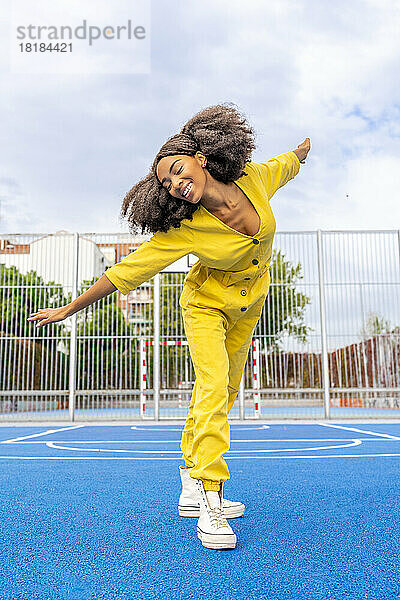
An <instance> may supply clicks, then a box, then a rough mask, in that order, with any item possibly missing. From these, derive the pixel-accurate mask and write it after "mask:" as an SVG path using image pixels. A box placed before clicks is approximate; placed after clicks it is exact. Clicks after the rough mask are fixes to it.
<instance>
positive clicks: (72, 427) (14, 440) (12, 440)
mask: <svg viewBox="0 0 400 600" xmlns="http://www.w3.org/2000/svg"><path fill="white" fill-rule="evenodd" d="M79 427H86V425H71V427H62V428H61V429H47V430H46V431H42V432H41V433H32V434H31V435H24V436H22V437H17V438H13V439H11V440H3V441H2V442H0V443H1V444H10V443H11V442H19V441H20V440H27V439H28V438H34V437H39V436H41V435H48V434H49V433H57V432H58V431H68V430H70V429H78V428H79Z"/></svg>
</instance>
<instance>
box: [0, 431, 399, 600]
mask: <svg viewBox="0 0 400 600" xmlns="http://www.w3.org/2000/svg"><path fill="white" fill-rule="evenodd" d="M182 427H183V425H182V424H178V425H175V424H167V425H158V424H149V425H147V424H146V425H144V424H140V425H128V424H121V425H92V424H89V425H86V424H83V425H79V424H77V425H54V426H43V425H42V426H39V425H36V426H29V427H22V426H21V427H20V426H18V427H15V426H10V427H9V426H4V427H3V426H2V427H0V439H1V442H0V469H1V481H2V485H1V503H0V511H1V517H0V527H1V536H0V545H1V553H0V580H1V582H2V589H1V591H0V598H1V599H5V598H7V599H13V600H14V599H15V600H17V599H18V600H19V599H24V600H25V599H29V600H36V599H42V598H43V599H46V600H58V599H69V600H89V599H90V600H102V599H111V598H112V599H115V600H120V599H121V600H122V599H124V600H129V599H134V598H163V599H164V598H165V599H182V600H186V599H187V600H191V599H200V598H205V599H212V600H239V599H240V600H242V599H246V600H247V599H264V598H265V599H271V600H281V599H283V598H285V599H291V600H294V599H297V598H299V599H300V598H308V599H315V600H317V599H318V600H322V599H324V600H325V599H338V600H339V599H340V600H343V599H361V598H363V599H364V598H367V599H370V600H372V599H382V600H383V599H385V600H387V599H391V598H400V555H399V549H400V541H399V540H400V525H399V523H400V510H399V509H400V496H399V485H400V469H399V467H400V424H399V423H371V422H370V423H366V422H365V423H363V424H360V423H348V422H347V423H338V422H334V423H332V422H318V423H313V424H300V423H296V424H291V423H290V424H289V423H287V424H282V423H264V422H262V423H256V424H254V423H248V424H247V423H243V424H232V425H231V449H230V451H229V452H228V453H227V454H226V455H225V457H226V460H227V463H228V466H229V469H230V473H231V479H230V480H229V481H228V482H227V483H226V484H225V486H224V495H225V497H227V498H229V499H232V500H241V501H242V502H244V503H245V505H246V511H245V514H244V516H243V517H242V518H239V519H230V520H229V523H230V525H231V526H232V528H233V530H234V531H235V533H236V535H237V538H238V541H237V546H236V548H235V549H234V550H225V551H216V550H209V549H206V548H203V546H202V545H201V542H200V541H199V540H198V538H197V535H196V524H197V519H196V518H182V517H179V516H178V510H177V503H178V497H179V494H180V489H181V488H180V485H181V484H180V477H179V472H178V465H180V464H182V460H181V453H180V449H179V443H180V437H181V431H182Z"/></svg>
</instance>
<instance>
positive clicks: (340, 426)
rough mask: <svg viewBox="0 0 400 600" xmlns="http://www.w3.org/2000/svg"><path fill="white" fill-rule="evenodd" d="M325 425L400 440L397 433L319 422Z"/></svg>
mask: <svg viewBox="0 0 400 600" xmlns="http://www.w3.org/2000/svg"><path fill="white" fill-rule="evenodd" d="M318 425H322V426H323V427H334V428H336V429H344V430H345V431H355V432H356V433H367V434H369V435H376V436H380V437H383V438H389V439H391V440H400V437H397V436H395V435H389V434H388V433H377V432H376V431H366V430H365V429H358V428H357V427H343V426H342V425H331V424H330V423H318Z"/></svg>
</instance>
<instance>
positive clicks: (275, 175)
mask: <svg viewBox="0 0 400 600" xmlns="http://www.w3.org/2000/svg"><path fill="white" fill-rule="evenodd" d="M309 150H310V138H306V139H305V140H304V142H303V143H302V144H299V146H298V147H297V148H296V150H289V152H284V153H283V154H280V155H279V156H276V157H274V158H270V159H269V160H267V161H266V162H252V163H251V164H252V165H254V167H255V168H256V169H257V171H258V174H259V177H260V178H261V181H262V183H263V185H264V188H265V191H266V194H267V196H268V200H270V199H271V198H272V196H273V195H274V194H275V192H276V191H277V190H279V188H281V187H282V186H284V185H285V184H286V183H288V181H290V180H291V179H293V178H294V177H295V176H296V175H297V173H298V172H299V170H300V163H304V162H305V159H306V156H307V154H308V152H309Z"/></svg>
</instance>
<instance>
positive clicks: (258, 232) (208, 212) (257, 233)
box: [200, 181, 262, 239]
mask: <svg viewBox="0 0 400 600" xmlns="http://www.w3.org/2000/svg"><path fill="white" fill-rule="evenodd" d="M233 183H234V184H235V185H236V187H238V188H239V189H240V190H241V191H242V192H243V194H244V195H245V196H246V198H247V199H248V201H249V202H250V204H251V205H252V206H253V208H254V210H255V211H256V213H257V215H258V218H259V219H260V226H259V228H258V231H257V232H256V233H255V234H254V235H247V233H243V232H242V231H238V230H237V229H234V228H233V227H230V226H229V225H227V224H226V223H224V222H223V221H221V219H219V218H218V217H217V216H215V215H213V214H212V213H211V212H210V211H209V210H207V209H206V207H205V206H203V205H202V204H200V206H201V208H202V209H203V210H205V211H206V213H207V214H208V215H211V216H212V217H214V219H217V221H219V223H221V225H223V226H224V227H227V228H228V229H229V230H230V231H234V232H235V233H237V234H238V235H243V236H244V237H246V238H249V239H253V238H255V237H257V236H259V235H260V232H261V229H262V219H261V215H260V213H259V212H258V210H257V208H256V207H255V206H254V203H253V202H252V201H251V200H250V198H249V196H248V195H247V194H246V192H245V191H244V189H243V188H242V187H241V186H240V185H239V184H238V183H237V182H236V181H234V182H233Z"/></svg>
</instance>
